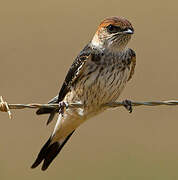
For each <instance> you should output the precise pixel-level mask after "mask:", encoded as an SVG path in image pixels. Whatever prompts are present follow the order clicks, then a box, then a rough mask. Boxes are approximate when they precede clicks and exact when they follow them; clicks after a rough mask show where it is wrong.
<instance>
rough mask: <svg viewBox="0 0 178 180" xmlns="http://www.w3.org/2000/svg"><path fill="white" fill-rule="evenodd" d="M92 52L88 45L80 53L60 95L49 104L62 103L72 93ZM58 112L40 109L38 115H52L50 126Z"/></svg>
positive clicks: (49, 120) (49, 119)
mask: <svg viewBox="0 0 178 180" xmlns="http://www.w3.org/2000/svg"><path fill="white" fill-rule="evenodd" d="M91 52H92V48H91V47H90V44H88V45H87V46H85V48H84V49H83V50H82V51H81V52H80V54H79V55H78V56H77V58H76V59H75V60H74V62H73V64H72V65H71V67H70V69H69V71H68V73H67V76H66V78H65V80H64V83H63V85H62V88H61V90H60V92H59V95H58V96H56V97H54V98H53V99H52V100H50V101H49V102H48V104H53V103H59V102H60V101H62V100H63V99H64V97H65V95H66V94H67V93H68V92H69V91H70V88H71V85H72V84H73V83H74V82H75V80H76V79H77V77H78V76H79V74H80V71H81V69H82V67H83V65H84V64H85V62H86V61H87V60H88V58H89V56H90V55H91ZM57 111H58V110H54V109H49V108H40V109H38V110H37V112H36V114H37V115H40V114H49V113H50V116H49V118H48V121H47V124H49V123H50V122H51V121H52V120H53V118H54V116H55V114H56V112H57Z"/></svg>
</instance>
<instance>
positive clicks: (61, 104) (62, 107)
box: [59, 101, 69, 116]
mask: <svg viewBox="0 0 178 180" xmlns="http://www.w3.org/2000/svg"><path fill="white" fill-rule="evenodd" d="M68 107H69V105H68V104H67V103H66V102H64V101H61V102H59V114H61V115H62V116H63V115H64V111H65V110H66V109H67V108H68Z"/></svg>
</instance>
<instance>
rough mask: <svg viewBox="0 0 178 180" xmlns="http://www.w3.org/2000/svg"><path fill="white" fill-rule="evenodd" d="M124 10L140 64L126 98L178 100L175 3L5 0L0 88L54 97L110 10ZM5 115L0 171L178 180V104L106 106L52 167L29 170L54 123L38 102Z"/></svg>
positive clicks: (26, 99) (30, 98)
mask: <svg viewBox="0 0 178 180" xmlns="http://www.w3.org/2000/svg"><path fill="white" fill-rule="evenodd" d="M112 15H118V16H124V17H127V18H128V19H129V20H130V21H131V22H132V23H133V25H134V27H135V35H134V36H133V38H132V41H131V42H130V44H129V47H131V48H133V49H134V50H135V51H136V52H137V67H136V73H135V75H134V78H133V79H132V81H131V82H130V83H129V85H128V86H127V88H126V89H125V91H124V93H123V94H122V97H121V98H120V99H121V100H123V99H125V98H128V99H132V100H138V101H139V100H140V101H142V100H143V101H145V100H168V99H178V83H177V77H178V57H177V52H178V46H177V41H178V3H177V1H173V0H172V1H171V0H170V1H161V0H160V1H159V0H157V1H155V0H150V1H136V0H134V1H126V0H117V1H114V0H109V1H94V0H93V1H91V0H90V1H89V0H88V1H82V0H80V1H70V2H69V1H60V0H31V1H24V0H15V1H14V0H1V5H0V77H1V82H0V83H1V84H0V94H1V95H3V96H4V97H5V99H6V100H7V101H8V102H9V103H30V102H39V103H40V102H41V103H45V102H47V101H48V100H49V99H50V98H52V97H53V96H55V95H56V94H57V93H58V91H59V88H60V86H61V84H62V82H63V79H64V77H65V74H66V73H67V70H68V68H69V67H70V65H71V63H72V61H73V59H74V57H75V56H76V55H77V54H78V53H79V51H80V50H81V49H82V48H83V46H84V45H85V44H86V43H87V42H88V41H89V40H90V39H91V38H92V36H93V34H94V32H95V30H96V27H97V25H98V24H99V23H100V21H101V20H102V19H103V18H104V17H106V16H112ZM12 112H13V120H9V119H8V117H7V114H5V113H0V120H1V126H0V179H2V180H6V179H14V180H16V179H25V180H32V179H33V180H34V179H37V180H47V179H49V178H51V179H65V180H68V179H74V180H83V179H85V180H89V179H102V180H105V179H106V180H108V179H121V180H150V179H152V180H159V179H160V180H170V179H171V180H174V179H178V141H177V139H178V138H177V137H178V131H177V129H178V109H177V107H175V106H172V107H139V108H138V107H137V108H135V109H134V112H133V113H132V114H129V113H128V112H127V111H126V110H125V109H124V108H118V109H113V110H109V111H107V112H105V113H103V114H101V115H99V116H97V117H95V118H93V119H91V120H89V121H88V122H86V123H85V124H83V125H82V126H81V127H80V128H79V129H78V131H76V133H75V135H73V137H72V138H71V140H70V141H69V142H68V143H67V145H66V146H65V148H64V149H63V151H62V152H61V154H60V156H58V157H57V158H56V160H55V161H54V163H53V164H52V165H51V167H50V168H49V169H48V171H46V172H42V171H40V168H38V169H35V170H31V169H30V165H31V164H32V163H33V161H34V159H35V158H36V155H37V153H38V152H39V150H40V148H41V146H42V145H43V144H44V142H45V141H46V139H47V138H48V137H49V135H50V133H51V131H52V129H53V126H54V123H53V124H51V125H50V126H48V127H46V126H45V123H46V119H47V117H46V116H45V117H44V116H43V117H37V116H36V115H35V111H34V110H29V109H28V110H16V111H12Z"/></svg>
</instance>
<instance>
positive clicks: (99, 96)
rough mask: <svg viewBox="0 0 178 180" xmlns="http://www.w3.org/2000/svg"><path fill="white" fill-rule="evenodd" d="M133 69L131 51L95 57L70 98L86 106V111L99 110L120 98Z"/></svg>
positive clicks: (87, 66) (87, 65)
mask: <svg viewBox="0 0 178 180" xmlns="http://www.w3.org/2000/svg"><path fill="white" fill-rule="evenodd" d="M98 56H99V57H98ZM131 67H132V61H131V56H130V49H128V50H127V51H125V52H122V53H121V52H120V53H111V52H104V53H102V54H100V55H97V57H95V55H93V56H92V57H91V60H90V61H87V62H86V64H85V69H84V71H83V73H82V75H81V76H80V78H79V79H78V81H77V83H76V84H75V86H74V87H72V89H71V92H70V95H69V97H68V98H69V99H71V100H72V101H73V102H80V103H82V104H84V105H85V110H86V111H93V110H94V109H95V110H96V109H99V108H100V106H101V105H102V104H105V103H108V102H111V101H115V100H116V99H117V98H118V97H119V95H120V93H121V92H122V90H123V89H124V87H125V85H126V83H127V81H128V79H129V77H130V73H131Z"/></svg>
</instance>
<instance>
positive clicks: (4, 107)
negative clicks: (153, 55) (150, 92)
mask: <svg viewBox="0 0 178 180" xmlns="http://www.w3.org/2000/svg"><path fill="white" fill-rule="evenodd" d="M130 103H131V105H132V106H161V105H168V106H173V105H174V106H175V105H178V100H167V101H146V102H137V101H130ZM68 106H69V108H81V107H83V105H82V104H80V103H71V104H68ZM102 106H103V107H107V108H115V107H119V106H125V103H124V102H111V103H107V104H103V105H102ZM26 108H31V109H36V108H49V109H59V104H39V103H31V104H8V103H7V102H6V101H4V100H3V98H2V96H1V97H0V111H1V112H7V113H8V115H9V118H10V119H11V118H12V113H11V111H10V109H26Z"/></svg>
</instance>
